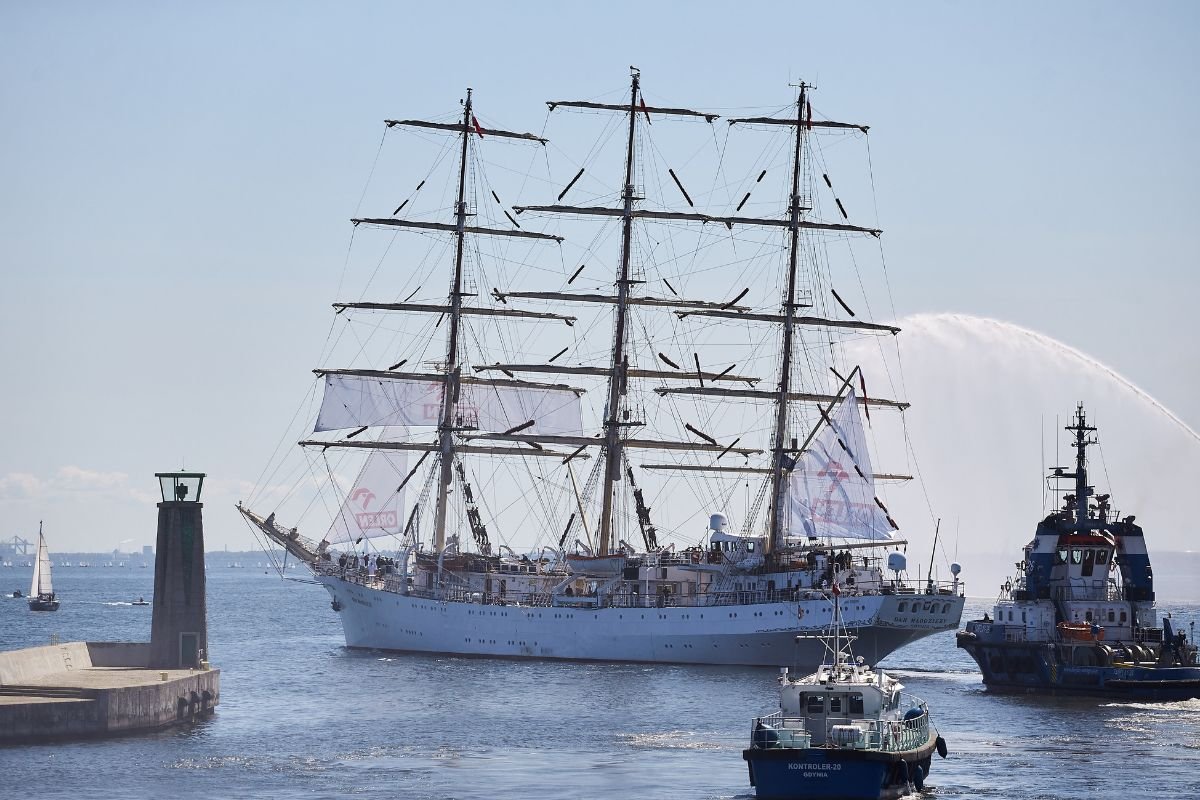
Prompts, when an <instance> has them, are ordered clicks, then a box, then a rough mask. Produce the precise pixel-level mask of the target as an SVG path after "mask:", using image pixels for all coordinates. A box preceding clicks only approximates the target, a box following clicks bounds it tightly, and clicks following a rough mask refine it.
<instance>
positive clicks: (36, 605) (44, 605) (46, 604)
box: [29, 599, 58, 611]
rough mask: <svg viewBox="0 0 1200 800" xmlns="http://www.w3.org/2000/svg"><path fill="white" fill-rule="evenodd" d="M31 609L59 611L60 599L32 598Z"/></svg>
mask: <svg viewBox="0 0 1200 800" xmlns="http://www.w3.org/2000/svg"><path fill="white" fill-rule="evenodd" d="M29 610H30V611H58V601H57V600H36V599H34V600H30V601H29Z"/></svg>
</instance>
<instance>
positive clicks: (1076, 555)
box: [1071, 547, 1083, 564]
mask: <svg viewBox="0 0 1200 800" xmlns="http://www.w3.org/2000/svg"><path fill="white" fill-rule="evenodd" d="M1080 561H1083V549H1082V548H1080V547H1072V548H1071V563H1072V564H1078V563H1079V562H1080Z"/></svg>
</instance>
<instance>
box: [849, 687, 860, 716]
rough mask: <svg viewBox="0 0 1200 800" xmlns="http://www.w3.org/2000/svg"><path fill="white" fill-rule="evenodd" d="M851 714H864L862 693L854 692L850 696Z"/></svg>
mask: <svg viewBox="0 0 1200 800" xmlns="http://www.w3.org/2000/svg"><path fill="white" fill-rule="evenodd" d="M847 710H848V711H849V712H850V713H851V714H861V713H863V696H862V692H852V693H851V694H850V708H849V709H847Z"/></svg>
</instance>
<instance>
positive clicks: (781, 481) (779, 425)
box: [767, 83, 808, 552]
mask: <svg viewBox="0 0 1200 800" xmlns="http://www.w3.org/2000/svg"><path fill="white" fill-rule="evenodd" d="M807 94H808V85H807V84H805V83H801V84H800V99H799V100H798V101H797V102H796V136H795V144H794V150H793V157H792V194H791V200H790V206H789V210H788V219H789V222H790V225H789V226H788V230H789V235H788V239H789V242H788V277H787V295H786V297H785V299H784V304H783V344H782V348H781V358H782V361H783V363H782V365H781V366H780V370H779V394H778V396H777V397H776V398H775V447H774V452H773V453H772V456H771V458H772V464H771V535H770V537H769V538H768V540H767V543H768V544H767V550H768V552H770V551H772V550H774V549H775V548H776V547H778V546H779V545H781V544H782V541H783V520H784V517H785V515H784V509H783V504H784V502H785V501H786V496H787V476H786V472H785V470H784V459H785V458H786V457H787V434H788V408H789V402H788V400H789V395H790V393H791V386H792V335H793V333H794V326H795V319H796V264H797V261H798V259H799V254H800V225H799V223H800V215H801V212H802V211H803V210H804V209H803V208H802V207H801V204H800V172H801V169H802V168H803V162H802V161H801V159H802V158H803V152H802V150H801V144H802V142H803V138H804V131H805V126H804V109H805V105H806V103H807V102H808V96H807Z"/></svg>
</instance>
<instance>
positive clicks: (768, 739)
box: [750, 711, 812, 750]
mask: <svg viewBox="0 0 1200 800" xmlns="http://www.w3.org/2000/svg"><path fill="white" fill-rule="evenodd" d="M811 746H812V734H810V733H809V732H808V721H807V720H806V719H804V717H785V716H783V712H782V711H776V712H775V713H774V714H768V715H767V716H765V717H756V718H755V719H754V721H753V722H752V723H750V748H751V749H753V750H777V749H781V748H804V747H811Z"/></svg>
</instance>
